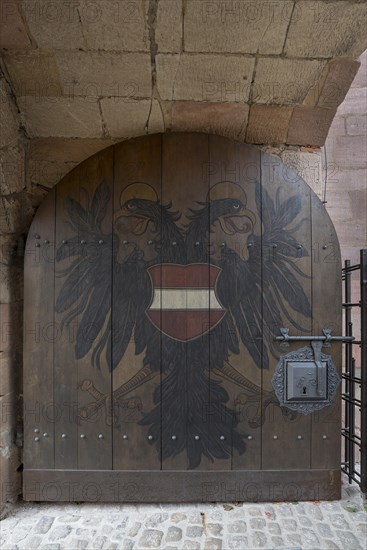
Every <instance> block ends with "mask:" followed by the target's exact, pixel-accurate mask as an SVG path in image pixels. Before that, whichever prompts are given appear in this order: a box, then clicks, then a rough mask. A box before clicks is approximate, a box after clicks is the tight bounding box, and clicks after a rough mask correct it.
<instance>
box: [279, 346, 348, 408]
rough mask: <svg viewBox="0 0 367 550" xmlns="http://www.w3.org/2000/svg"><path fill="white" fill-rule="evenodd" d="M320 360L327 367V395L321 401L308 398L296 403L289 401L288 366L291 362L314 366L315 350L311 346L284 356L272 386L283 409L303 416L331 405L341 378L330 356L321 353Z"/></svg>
mask: <svg viewBox="0 0 367 550" xmlns="http://www.w3.org/2000/svg"><path fill="white" fill-rule="evenodd" d="M320 359H321V361H322V363H323V364H325V363H326V365H327V373H326V386H327V387H326V393H324V394H323V395H322V396H321V397H320V399H315V398H314V397H313V398H312V399H310V400H308V398H307V397H306V398H305V399H304V400H299V401H297V402H295V401H288V400H287V364H288V363H290V362H300V363H304V364H305V366H306V365H307V363H308V364H310V365H312V366H314V365H315V357H314V350H313V349H312V347H311V346H306V347H304V348H300V349H299V350H296V351H292V352H290V353H287V355H283V356H282V357H281V358H280V360H279V363H278V364H277V366H276V369H275V372H274V375H273V378H272V384H273V388H274V391H275V394H276V396H277V398H278V400H279V403H280V405H281V406H282V407H287V408H289V409H291V410H294V411H297V412H300V413H302V414H310V413H312V412H314V411H319V410H320V409H323V408H324V407H327V406H328V405H330V403H331V402H332V400H333V399H334V397H335V394H336V390H337V388H338V385H339V383H340V377H339V375H338V373H337V370H336V367H335V365H334V363H333V361H332V358H331V356H330V355H326V354H325V353H320Z"/></svg>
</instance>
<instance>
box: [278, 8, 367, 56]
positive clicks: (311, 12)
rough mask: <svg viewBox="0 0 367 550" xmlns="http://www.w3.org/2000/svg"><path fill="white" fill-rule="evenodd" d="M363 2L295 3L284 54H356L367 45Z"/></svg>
mask: <svg viewBox="0 0 367 550" xmlns="http://www.w3.org/2000/svg"><path fill="white" fill-rule="evenodd" d="M366 17H367V5H366V3H365V2H361V3H355V2H347V1H341V2H340V1H333V2H319V1H316V2H314V1H309V0H301V1H299V2H297V3H296V5H295V9H294V11H293V14H292V20H291V24H290V26H289V30H288V34H287V40H286V43H285V48H284V51H285V53H286V55H287V56H292V57H326V58H327V57H336V56H351V57H356V56H358V55H360V54H361V53H362V52H363V51H364V50H365V49H366V46H367V42H366V38H365V28H366Z"/></svg>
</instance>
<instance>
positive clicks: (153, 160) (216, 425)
mask: <svg viewBox="0 0 367 550" xmlns="http://www.w3.org/2000/svg"><path fill="white" fill-rule="evenodd" d="M338 250H339V249H338V242H337V237H336V234H335V231H334V229H333V226H332V224H331V221H330V219H329V217H328V215H327V214H326V212H325V209H324V207H323V205H322V204H321V202H320V201H319V199H318V198H317V197H316V195H315V194H314V193H313V192H312V191H311V189H310V188H309V187H308V185H307V184H306V183H305V182H304V181H303V180H301V179H300V178H299V177H298V176H297V175H295V174H294V172H292V171H291V170H290V169H289V168H287V167H285V166H284V165H282V164H281V163H280V161H279V160H277V159H276V158H274V157H271V156H269V155H267V154H265V153H262V152H261V151H260V150H259V149H257V148H256V147H253V146H248V145H244V144H240V143H236V142H232V141H230V140H227V139H224V138H221V137H217V136H209V135H205V134H166V135H153V136H146V137H141V138H137V139H134V140H130V141H128V142H123V143H121V144H119V145H116V146H113V147H110V148H108V149H106V150H104V151H102V152H100V153H98V154H96V155H94V156H93V157H91V158H90V159H88V160H87V161H85V162H83V163H82V164H81V165H79V166H78V167H77V168H75V169H74V170H73V171H72V172H70V174H68V175H67V176H66V177H65V178H64V179H63V180H62V181H61V182H60V183H59V184H58V185H57V186H56V187H55V188H54V189H53V190H52V191H50V193H49V195H48V196H47V197H46V199H45V200H44V202H43V204H42V205H41V207H40V208H39V210H38V212H37V215H36V217H35V219H34V222H33V224H32V227H31V229H30V232H29V237H28V241H27V249H26V261H25V321H24V339H25V340H24V422H25V436H24V498H25V499H27V500H77V501H81V500H107V501H175V500H177V501H187V500H198V501H213V500H302V499H317V498H338V495H339V491H340V482H339V469H340V459H339V456H340V452H339V447H340V437H339V433H340V425H339V424H340V420H339V417H340V403H339V399H335V400H334V401H333V403H332V404H331V405H330V404H329V405H328V406H326V407H325V408H323V409H322V410H319V411H316V412H313V413H310V414H302V413H301V412H297V411H295V410H292V408H291V407H287V406H282V407H281V406H280V404H279V401H278V398H277V397H276V395H275V393H274V390H273V385H272V379H273V377H274V373H275V370H276V368H277V364H278V361H279V357H280V356H283V355H285V354H286V353H288V352H289V351H292V350H297V349H299V348H300V347H302V345H304V344H302V345H301V344H299V343H294V344H291V346H290V348H289V349H288V350H284V349H283V348H282V347H280V345H279V342H277V341H276V340H275V337H276V336H278V335H279V334H280V328H281V327H288V328H289V332H290V334H292V335H311V334H314V335H319V334H321V333H322V332H321V331H322V329H323V328H325V327H332V328H334V333H338V334H340V329H341V327H340V324H341V292H340V280H339V279H340V258H339V251H338ZM330 353H331V354H332V356H333V358H334V362H335V363H336V365H337V367H338V368H340V346H338V345H335V344H333V345H332V348H331V352H330Z"/></svg>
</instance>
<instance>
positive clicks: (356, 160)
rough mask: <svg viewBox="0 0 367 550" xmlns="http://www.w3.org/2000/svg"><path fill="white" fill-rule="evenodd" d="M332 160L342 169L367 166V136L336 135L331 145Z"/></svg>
mask: <svg viewBox="0 0 367 550" xmlns="http://www.w3.org/2000/svg"><path fill="white" fill-rule="evenodd" d="M328 150H329V151H331V160H333V161H334V162H335V163H336V165H337V166H338V167H339V169H340V170H343V171H344V169H345V168H346V169H348V168H349V169H356V168H367V158H366V151H367V136H366V135H364V136H336V137H335V139H334V140H333V141H332V143H331V144H330V146H329V149H328Z"/></svg>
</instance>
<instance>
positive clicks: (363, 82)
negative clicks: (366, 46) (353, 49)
mask: <svg viewBox="0 0 367 550" xmlns="http://www.w3.org/2000/svg"><path fill="white" fill-rule="evenodd" d="M358 61H359V62H360V64H361V65H360V67H359V69H358V72H357V74H356V76H355V77H354V80H353V82H352V88H366V87H367V51H365V52H364V53H363V54H362V55H361V56H360V57H359V59H358Z"/></svg>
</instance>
